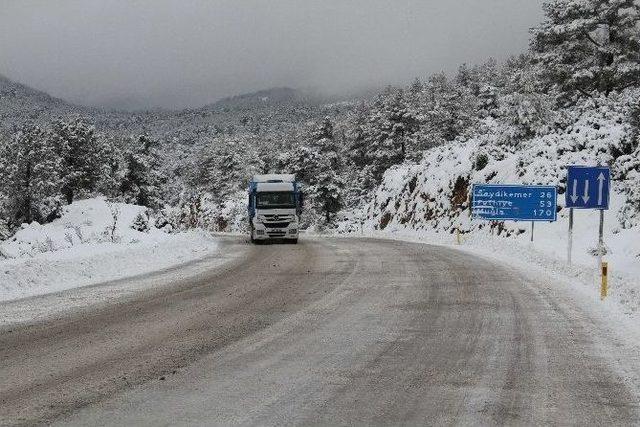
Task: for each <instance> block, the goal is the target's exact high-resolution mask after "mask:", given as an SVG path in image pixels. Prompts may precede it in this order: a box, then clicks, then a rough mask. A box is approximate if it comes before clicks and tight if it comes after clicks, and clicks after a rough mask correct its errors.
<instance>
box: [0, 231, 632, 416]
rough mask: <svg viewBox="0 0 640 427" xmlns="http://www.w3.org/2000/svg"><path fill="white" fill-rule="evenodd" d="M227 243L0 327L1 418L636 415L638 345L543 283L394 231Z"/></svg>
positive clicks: (508, 267) (484, 260)
mask: <svg viewBox="0 0 640 427" xmlns="http://www.w3.org/2000/svg"><path fill="white" fill-rule="evenodd" d="M234 251H237V252H236V253H237V254H239V256H237V257H235V258H233V259H229V260H228V262H226V263H224V264H222V265H221V266H218V267H216V268H211V269H203V271H201V272H199V273H198V274H197V275H195V276H189V277H185V278H182V279H180V278H178V277H173V278H172V279H171V283H170V285H167V286H159V287H157V288H145V291H144V292H141V293H140V294H138V295H137V296H135V297H133V296H131V295H129V296H128V297H127V298H126V299H122V300H116V301H113V302H112V303H111V304H109V305H105V306H101V307H98V308H95V309H93V310H90V311H87V310H79V311H72V312H67V313H65V314H62V315H60V316H57V318H55V319H49V320H43V321H40V322H35V323H34V322H32V323H29V324H26V325H17V324H14V325H13V326H11V327H10V328H11V329H8V327H1V326H0V360H2V361H3V363H2V364H1V365H0V377H1V378H6V379H8V380H7V381H3V382H1V383H0V424H2V423H10V424H13V423H33V422H51V421H56V422H59V423H60V424H71V425H87V424H91V425H166V424H170V425H176V424H178V425H181V424H189V425H228V424H262V425H281V424H332V425H333V424H351V425H353V424H451V423H462V424H481V425H487V424H496V423H497V424H543V423H553V424H592V425H611V424H634V423H638V422H640V416H639V415H640V414H639V411H640V406H639V399H638V390H639V389H640V387H639V384H640V383H639V382H638V372H640V360H639V358H638V351H637V348H634V347H633V346H632V345H630V344H629V343H627V342H625V341H624V340H621V339H620V338H619V337H618V336H617V335H616V334H615V332H614V331H612V330H610V328H608V327H607V325H606V324H604V323H603V322H602V321H601V319H600V318H599V317H597V316H592V314H591V313H590V312H588V311H584V310H583V309H582V308H581V307H580V306H579V305H576V304H575V300H574V299H572V298H569V297H568V296H567V295H566V293H565V292H564V291H562V290H561V289H558V288H556V287H554V286H550V285H549V283H546V282H545V281H544V279H541V278H533V277H530V276H528V275H527V273H524V272H522V271H520V270H518V269H515V268H513V267H511V266H509V265H506V264H504V265H503V264H500V263H499V262H495V261H491V260H488V259H484V258H479V257H477V256H475V255H474V254H469V253H464V252H461V251H457V250H455V249H451V248H445V247H438V246H430V245H425V244H418V243H408V242H400V241H388V240H375V239H306V240H303V241H301V244H299V245H295V246H294V245H268V246H255V247H254V246H248V245H246V244H244V243H243V242H242V241H241V240H240V239H238V240H237V241H236V242H235V243H231V244H229V246H228V247H227V249H226V250H225V252H234ZM82 291H83V290H78V292H82ZM85 291H86V290H85Z"/></svg>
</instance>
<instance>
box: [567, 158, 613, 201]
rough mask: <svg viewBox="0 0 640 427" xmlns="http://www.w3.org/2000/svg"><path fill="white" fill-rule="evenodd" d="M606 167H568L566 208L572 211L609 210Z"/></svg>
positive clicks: (607, 172) (608, 179) (608, 181)
mask: <svg viewBox="0 0 640 427" xmlns="http://www.w3.org/2000/svg"><path fill="white" fill-rule="evenodd" d="M610 177H611V175H610V173H609V168H608V167H603V166H594V167H591V166H568V167H567V191H566V193H565V194H566V206H567V207H568V208H574V209H609V183H610Z"/></svg>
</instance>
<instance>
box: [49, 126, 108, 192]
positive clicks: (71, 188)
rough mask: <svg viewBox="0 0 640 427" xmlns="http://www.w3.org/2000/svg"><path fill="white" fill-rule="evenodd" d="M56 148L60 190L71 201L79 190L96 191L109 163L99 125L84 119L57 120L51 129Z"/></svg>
mask: <svg viewBox="0 0 640 427" xmlns="http://www.w3.org/2000/svg"><path fill="white" fill-rule="evenodd" d="M51 136H52V142H53V147H54V150H55V152H56V155H57V156H58V157H59V158H60V163H61V165H60V166H61V171H60V172H61V173H60V175H61V178H62V183H61V184H62V185H61V188H60V191H61V192H62V194H63V195H64V197H65V199H66V202H67V203H71V202H73V200H74V197H75V196H77V195H78V194H79V193H82V192H85V193H91V192H93V191H95V190H96V188H97V185H98V183H99V181H100V179H101V174H102V172H103V170H102V165H103V164H104V163H105V158H104V157H105V154H106V153H105V149H104V147H103V146H102V145H101V144H100V142H99V139H98V137H97V135H96V134H95V128H94V127H93V126H91V125H89V124H88V123H87V122H86V121H85V120H83V119H82V118H79V117H78V118H76V119H75V120H72V121H69V122H67V121H64V120H57V121H55V122H54V124H53V127H52V129H51Z"/></svg>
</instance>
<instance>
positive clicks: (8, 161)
mask: <svg viewBox="0 0 640 427" xmlns="http://www.w3.org/2000/svg"><path fill="white" fill-rule="evenodd" d="M59 171H60V159H59V158H58V156H57V155H56V153H55V150H54V149H53V144H52V142H51V138H50V135H49V134H47V132H45V131H44V130H42V129H41V128H40V127H38V126H35V125H31V124H27V125H24V126H22V127H21V128H19V130H18V131H17V132H16V133H15V135H14V136H13V138H12V139H11V140H9V141H5V142H3V143H2V145H1V146H0V193H2V194H4V195H5V197H6V200H5V207H4V209H5V210H6V211H7V216H8V218H7V219H8V222H9V223H10V224H11V225H13V226H16V225H18V224H20V223H22V222H27V223H30V222H32V221H38V222H48V221H51V220H52V219H54V218H55V217H56V216H57V215H59V213H60V198H59V196H58V194H59V189H60V183H61V178H60V174H59Z"/></svg>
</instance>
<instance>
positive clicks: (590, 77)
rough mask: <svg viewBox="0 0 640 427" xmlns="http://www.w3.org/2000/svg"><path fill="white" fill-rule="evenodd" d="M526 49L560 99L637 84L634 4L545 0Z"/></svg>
mask: <svg viewBox="0 0 640 427" xmlns="http://www.w3.org/2000/svg"><path fill="white" fill-rule="evenodd" d="M543 7H544V12H545V15H546V18H547V19H546V21H545V22H543V23H542V24H541V25H540V26H538V27H537V28H535V29H534V30H533V39H532V42H531V49H532V51H533V53H534V59H535V60H536V61H537V62H538V63H540V64H541V65H542V67H541V76H542V78H543V79H544V80H545V81H546V83H547V85H548V86H549V87H553V86H557V87H558V88H559V89H560V91H561V92H562V93H563V94H564V95H565V97H567V96H568V97H572V96H574V95H575V94H576V93H577V94H580V95H583V96H592V95H594V94H595V93H596V92H599V93H602V94H604V95H609V93H611V92H612V91H620V90H622V89H624V88H627V87H630V86H638V85H639V82H640V27H639V20H640V6H639V5H638V4H637V2H636V1H634V0H550V1H548V2H547V3H545V4H544V6H543Z"/></svg>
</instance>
